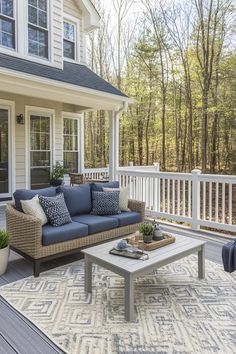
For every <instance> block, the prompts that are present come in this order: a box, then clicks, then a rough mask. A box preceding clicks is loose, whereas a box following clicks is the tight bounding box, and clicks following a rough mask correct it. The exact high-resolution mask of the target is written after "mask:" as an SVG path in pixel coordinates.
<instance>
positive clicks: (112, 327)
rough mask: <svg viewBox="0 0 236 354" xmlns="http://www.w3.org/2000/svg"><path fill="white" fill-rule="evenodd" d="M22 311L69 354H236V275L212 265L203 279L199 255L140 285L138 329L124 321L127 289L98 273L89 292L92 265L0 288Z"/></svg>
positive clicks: (70, 267)
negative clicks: (86, 287) (87, 272)
mask: <svg viewBox="0 0 236 354" xmlns="http://www.w3.org/2000/svg"><path fill="white" fill-rule="evenodd" d="M0 295H2V296H3V297H4V298H5V299H6V300H7V301H8V302H9V303H10V304H11V305H12V306H13V307H14V308H15V309H16V310H18V311H19V312H20V313H22V314H23V315H24V316H25V317H27V318H28V319H29V320H31V321H32V322H33V323H34V324H35V325H36V326H37V327H38V328H39V329H41V330H42V332H43V333H45V334H46V335H47V336H48V337H49V338H50V339H51V340H52V341H53V342H54V343H55V344H57V345H58V346H60V347H61V348H62V349H63V350H64V351H65V352H66V353H69V354H115V353H119V354H134V353H142V354H151V353H156V354H157V353H159V354H164V353H166V354H168V353H176V354H177V353H179V354H180V353H181V354H187V353H192V354H196V353H201V354H203V353H206V354H208V353H209V354H210V353H224V354H231V353H236V274H235V273H232V274H229V273H225V272H224V271H223V268H222V265H220V264H216V263H213V262H210V261H206V279H204V280H199V279H198V278H197V257H196V256H195V255H192V256H190V257H187V258H184V259H182V260H180V261H177V262H175V263H172V264H170V265H168V266H165V267H163V268H161V269H158V270H157V271H155V272H153V273H152V274H149V275H146V276H142V277H140V278H138V279H137V280H136V283H135V322H134V323H128V322H125V320H124V282H123V279H122V278H121V277H119V276H118V275H115V274H114V273H111V272H109V271H107V270H105V269H103V268H101V267H98V266H94V268H93V294H92V297H91V296H89V295H86V294H85V293H84V262H83V260H82V261H77V262H74V263H72V264H69V265H64V266H61V267H59V268H56V269H53V270H50V271H47V272H45V273H41V275H40V277H39V278H34V277H29V278H26V279H23V280H20V281H18V282H15V283H12V284H9V285H6V286H3V287H1V288H0Z"/></svg>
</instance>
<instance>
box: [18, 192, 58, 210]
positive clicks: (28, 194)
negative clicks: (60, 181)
mask: <svg viewBox="0 0 236 354" xmlns="http://www.w3.org/2000/svg"><path fill="white" fill-rule="evenodd" d="M36 194H38V195H42V196H44V197H55V196H56V188H55V187H49V188H43V189H32V190H31V189H17V190H16V191H15V193H14V194H13V196H14V199H15V206H16V209H17V210H18V211H22V212H23V209H22V207H21V202H20V201H21V200H30V199H32V198H33V197H34V196H36Z"/></svg>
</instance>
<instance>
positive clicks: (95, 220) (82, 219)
mask: <svg viewBox="0 0 236 354" xmlns="http://www.w3.org/2000/svg"><path fill="white" fill-rule="evenodd" d="M72 220H73V221H75V222H79V223H82V224H85V225H87V226H88V233H89V235H91V234H96V233H98V232H102V231H106V230H110V229H114V228H116V227H118V220H117V219H115V218H114V219H112V218H109V217H107V216H98V215H91V214H87V215H79V216H74V217H73V218H72Z"/></svg>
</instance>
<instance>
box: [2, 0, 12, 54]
mask: <svg viewBox="0 0 236 354" xmlns="http://www.w3.org/2000/svg"><path fill="white" fill-rule="evenodd" d="M0 45H2V46H4V47H7V48H12V49H14V48H15V19H14V0H0Z"/></svg>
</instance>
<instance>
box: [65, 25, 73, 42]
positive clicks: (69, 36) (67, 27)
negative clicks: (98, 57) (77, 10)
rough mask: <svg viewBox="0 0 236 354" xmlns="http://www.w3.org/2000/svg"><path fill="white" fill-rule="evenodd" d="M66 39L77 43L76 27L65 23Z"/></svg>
mask: <svg viewBox="0 0 236 354" xmlns="http://www.w3.org/2000/svg"><path fill="white" fill-rule="evenodd" d="M64 38H65V39H68V40H69V41H71V42H74V41H75V26H74V25H73V24H71V23H68V22H64Z"/></svg>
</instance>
